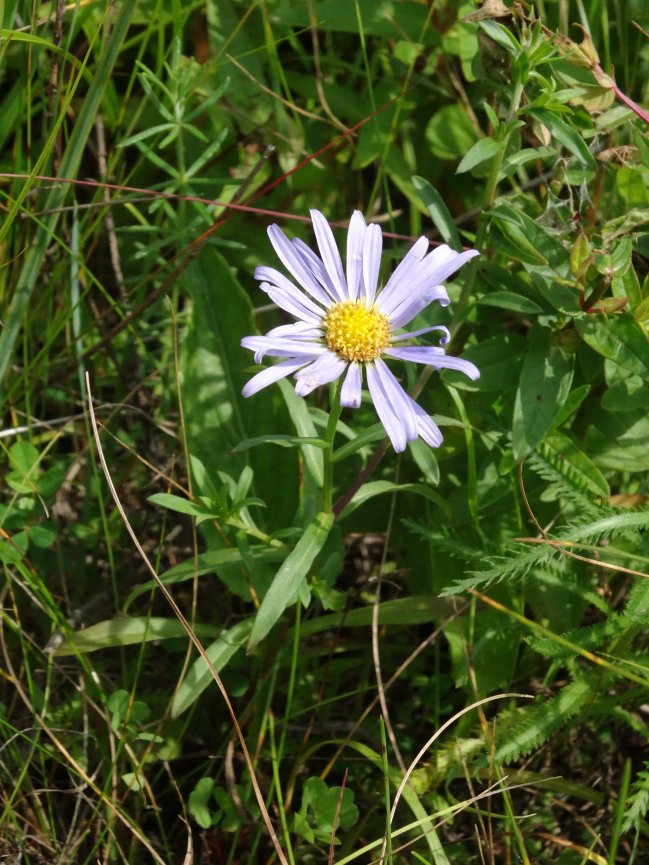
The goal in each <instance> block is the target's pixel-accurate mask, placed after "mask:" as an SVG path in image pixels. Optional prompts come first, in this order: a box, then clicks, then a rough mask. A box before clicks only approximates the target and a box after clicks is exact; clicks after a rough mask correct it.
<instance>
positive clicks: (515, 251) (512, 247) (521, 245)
mask: <svg viewBox="0 0 649 865" xmlns="http://www.w3.org/2000/svg"><path fill="white" fill-rule="evenodd" d="M491 219H492V226H493V227H494V228H496V229H497V230H498V232H499V233H500V235H501V238H500V239H499V242H498V245H499V247H501V251H503V252H505V253H508V254H509V255H511V257H512V258H514V259H515V260H517V261H521V262H523V263H524V264H537V265H546V264H547V263H548V261H547V259H546V258H545V256H544V255H543V254H542V253H541V252H539V250H538V249H537V247H536V246H535V245H534V243H532V241H531V240H530V238H529V236H528V235H527V234H526V233H525V231H524V230H523V228H522V227H521V226H519V225H517V224H516V223H514V222H512V221H510V220H508V219H501V218H500V217H499V214H498V213H494V210H492V211H491ZM502 241H504V244H503V243H502Z"/></svg>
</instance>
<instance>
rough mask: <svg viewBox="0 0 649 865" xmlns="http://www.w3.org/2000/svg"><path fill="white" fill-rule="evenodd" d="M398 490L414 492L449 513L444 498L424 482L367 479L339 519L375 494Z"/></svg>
mask: <svg viewBox="0 0 649 865" xmlns="http://www.w3.org/2000/svg"><path fill="white" fill-rule="evenodd" d="M399 492H404V493H405V492H410V493H416V494H417V495H420V496H423V497H424V498H425V499H428V500H429V501H430V502H433V504H436V505H437V507H438V508H440V509H441V510H442V511H444V513H445V514H449V513H450V511H449V509H448V505H447V503H446V500H445V499H443V498H442V496H440V495H439V493H436V492H435V491H434V490H431V488H430V487H429V486H427V485H426V484H395V483H393V482H392V481H368V483H366V484H363V486H362V487H361V488H360V489H359V490H358V492H357V493H355V494H354V497H353V498H352V500H351V501H350V502H349V504H348V505H347V507H346V508H345V509H344V510H343V511H342V512H341V514H340V519H344V518H345V517H346V516H349V514H351V513H353V511H355V510H356V508H358V507H360V506H361V505H362V504H364V503H365V502H367V501H369V500H370V499H373V498H374V497H375V496H381V495H384V494H385V493H399Z"/></svg>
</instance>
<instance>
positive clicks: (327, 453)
mask: <svg viewBox="0 0 649 865" xmlns="http://www.w3.org/2000/svg"><path fill="white" fill-rule="evenodd" d="M341 390H342V377H341V378H340V379H338V382H337V384H336V389H335V391H334V396H333V399H332V401H331V409H330V411H329V420H328V421H327V429H326V430H325V436H324V437H325V441H326V442H327V444H328V447H327V448H325V450H324V481H323V484H322V510H323V511H325V512H329V511H331V509H332V502H333V480H334V439H335V438H336V427H337V426H338V421H339V420H340V414H341V412H342V406H341V404H340V391H341Z"/></svg>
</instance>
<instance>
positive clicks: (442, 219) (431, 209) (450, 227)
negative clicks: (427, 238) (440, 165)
mask: <svg viewBox="0 0 649 865" xmlns="http://www.w3.org/2000/svg"><path fill="white" fill-rule="evenodd" d="M458 170H459V169H458ZM412 182H413V184H414V186H415V189H416V190H417V192H418V193H419V197H420V198H421V200H422V202H423V203H424V206H425V208H426V210H427V211H428V213H429V215H430V218H431V219H432V220H433V223H434V225H435V228H436V229H437V230H438V231H439V233H440V234H441V235H442V237H443V238H444V241H445V242H446V243H448V245H449V246H450V247H452V249H454V250H455V251H456V252H460V251H461V249H462V241H461V240H460V235H459V234H458V230H457V228H456V227H455V223H454V222H453V217H452V216H451V214H450V213H449V210H448V207H447V206H446V202H445V201H444V199H443V198H442V196H441V195H440V194H439V192H438V191H437V190H436V189H435V187H434V186H431V184H430V183H429V182H428V181H427V180H426V179H425V178H424V177H419V175H418V174H415V175H413V178H412Z"/></svg>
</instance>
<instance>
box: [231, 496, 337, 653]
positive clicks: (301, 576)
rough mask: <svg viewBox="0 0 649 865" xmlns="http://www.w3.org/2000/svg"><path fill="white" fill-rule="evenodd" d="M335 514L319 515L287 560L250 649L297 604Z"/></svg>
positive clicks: (266, 599)
mask: <svg viewBox="0 0 649 865" xmlns="http://www.w3.org/2000/svg"><path fill="white" fill-rule="evenodd" d="M332 525H333V514H331V513H324V512H323V513H319V514H318V515H317V516H316V518H315V520H314V521H313V522H312V523H310V524H309V525H308V526H307V528H306V530H305V532H304V534H303V535H302V537H301V538H300V540H299V541H298V542H297V544H296V545H295V549H294V550H293V551H292V552H291V553H290V554H289V555H288V556H287V558H286V560H285V561H284V563H283V564H282V566H281V567H280V569H279V571H278V572H277V574H276V576H275V578H274V580H273V582H272V583H271V586H270V588H269V589H268V591H267V592H266V595H265V597H264V600H263V601H262V602H261V606H260V608H259V611H258V612H257V616H256V617H255V623H254V625H253V628H252V633H251V634H250V640H249V642H248V648H249V649H252V648H254V647H255V646H256V645H257V644H258V643H259V642H260V641H261V640H263V639H264V637H265V636H266V635H267V634H268V633H269V631H270V630H271V628H272V627H273V625H274V624H275V622H277V620H278V619H279V617H280V616H281V615H282V613H283V612H284V610H285V609H286V608H287V607H289V606H290V605H291V604H294V603H295V601H296V599H297V596H298V592H299V591H300V587H301V585H302V584H303V583H304V582H305V580H306V577H307V575H308V573H309V569H310V567H311V565H312V564H313V561H314V559H315V557H316V556H317V555H318V553H319V552H320V550H321V549H322V547H323V546H324V544H325V541H326V540H327V537H328V535H329V532H330V530H331V527H332Z"/></svg>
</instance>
